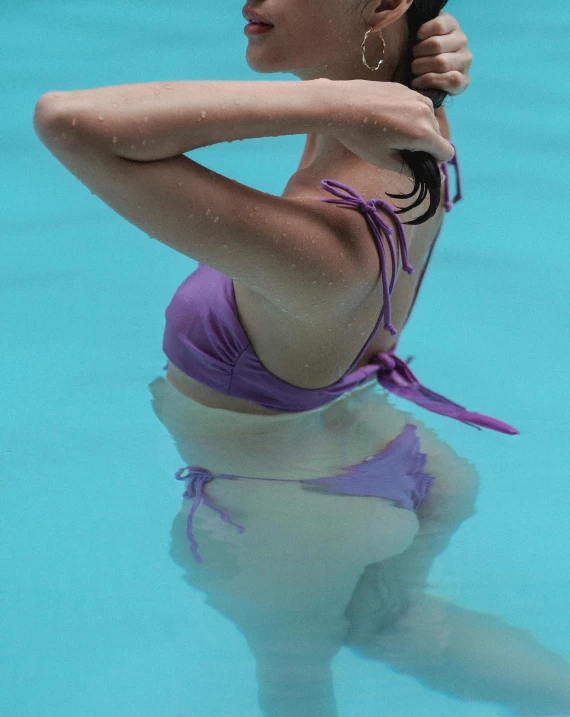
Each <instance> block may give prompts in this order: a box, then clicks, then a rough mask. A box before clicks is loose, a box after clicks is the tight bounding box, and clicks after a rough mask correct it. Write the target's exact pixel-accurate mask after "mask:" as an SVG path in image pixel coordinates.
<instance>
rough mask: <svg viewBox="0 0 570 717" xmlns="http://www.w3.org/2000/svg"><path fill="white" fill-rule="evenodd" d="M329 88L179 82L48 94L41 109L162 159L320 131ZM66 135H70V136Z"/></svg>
mask: <svg viewBox="0 0 570 717" xmlns="http://www.w3.org/2000/svg"><path fill="white" fill-rule="evenodd" d="M330 97H331V93H330V85H328V86H327V83H326V82H323V81H321V80H320V79H317V80H306V81H299V82H285V81H281V82H271V81H268V82H241V81H224V80H220V81H214V80H212V81H202V80H199V81H180V82H168V83H166V82H150V83H142V84H134V85H113V86H109V87H99V88H94V89H88V90H73V91H71V92H49V93H47V94H46V95H44V96H43V97H41V98H40V101H39V102H38V106H37V107H36V112H38V108H39V107H40V104H41V103H43V104H41V107H42V111H43V113H44V114H45V115H47V116H48V117H51V118H53V119H52V121H53V122H55V123H56V126H57V130H59V131H60V132H65V134H66V136H68V137H69V138H70V139H73V135H75V136H76V138H79V139H80V138H85V137H88V139H89V140H90V141H93V140H96V141H97V142H101V143H102V145H104V146H105V147H107V148H108V149H109V150H110V151H112V152H113V153H114V154H116V155H118V156H121V157H124V158H126V159H133V160H138V161H152V160H157V159H166V158H168V157H174V156H178V155H180V154H184V153H185V152H189V151H190V150H192V149H197V148H198V147H205V146H207V145H211V144H217V143H218V142H232V141H234V140H239V139H248V138H253V137H275V136H279V135H288V134H310V133H315V134H323V133H324V132H325V130H326V128H327V127H328V125H327V121H328V120H330V116H329V115H330V112H331V108H332V109H333V111H334V108H333V107H332V106H331V102H330V101H329V98H330ZM70 136H71V137H70Z"/></svg>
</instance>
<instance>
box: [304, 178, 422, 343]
mask: <svg viewBox="0 0 570 717" xmlns="http://www.w3.org/2000/svg"><path fill="white" fill-rule="evenodd" d="M321 187H322V188H323V189H325V190H326V191H327V192H330V194H334V195H335V196H336V197H339V199H319V200H318V201H319V202H327V203H329V204H340V205H343V206H347V207H354V208H355V209H358V210H359V211H360V212H362V214H363V215H364V218H365V219H366V221H367V222H368V224H369V226H370V229H371V230H372V234H373V235H374V239H375V241H376V246H377V248H378V254H379V257H380V271H381V274H382V293H383V296H384V306H383V307H382V311H381V312H380V316H381V317H382V316H383V317H384V328H385V329H386V331H388V332H389V333H390V334H392V336H395V334H396V333H397V331H396V329H395V327H394V326H393V324H392V322H391V306H390V299H391V296H392V292H393V291H394V284H395V283H396V250H395V247H394V241H393V239H392V234H393V233H394V230H393V229H392V227H391V226H390V225H389V224H387V223H386V222H385V221H384V220H383V219H382V217H381V216H380V213H379V212H378V209H379V208H380V209H384V211H386V212H388V214H390V216H392V217H393V218H394V220H395V221H396V230H397V234H398V242H399V245H400V254H401V256H402V266H403V269H404V271H406V272H407V273H408V274H413V273H414V268H413V266H412V265H411V264H410V262H409V261H408V245H407V243H406V234H405V232H404V227H403V225H402V222H401V221H400V217H399V216H398V215H397V214H396V213H395V211H394V209H393V208H392V206H391V205H390V204H388V202H385V201H384V200H382V199H371V200H370V201H368V202H367V201H366V200H365V199H364V198H363V197H361V196H360V194H358V192H356V191H355V190H354V189H352V187H349V186H348V185H346V184H344V183H343V182H338V181H337V180H335V179H323V180H322V181H321ZM337 189H340V190H342V191H340V192H339V191H337ZM382 232H384V234H385V236H386V240H387V242H388V249H389V251H390V257H391V259H392V276H391V278H390V281H388V270H387V267H386V251H385V249H384V243H383V242H382Z"/></svg>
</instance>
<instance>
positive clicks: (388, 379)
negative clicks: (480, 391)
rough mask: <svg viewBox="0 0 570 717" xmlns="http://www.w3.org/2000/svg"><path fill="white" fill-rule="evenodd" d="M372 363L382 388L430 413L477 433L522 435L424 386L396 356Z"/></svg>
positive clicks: (380, 357)
mask: <svg viewBox="0 0 570 717" xmlns="http://www.w3.org/2000/svg"><path fill="white" fill-rule="evenodd" d="M409 360H411V359H408V361H409ZM370 363H372V364H377V365H378V372H377V374H376V376H377V379H378V383H379V384H380V385H381V386H383V387H384V388H385V389H386V390H388V391H390V392H391V393H394V394H396V395H397V396H400V397H401V398H405V399H407V400H408V401H413V402H414V403H415V404H417V405H418V406H421V407H422V408H426V409H427V410H428V411H432V412H433V413H439V414H440V415H442V416H448V417H449V418H455V419H456V420H458V421H461V422H462V423H466V424H467V425H468V426H473V427H474V428H477V430H481V427H483V428H490V429H491V430H493V431H500V432H501V433H508V434H509V435H511V436H514V435H518V433H519V432H518V431H517V429H516V428H513V427H512V426H509V425H508V423H503V421H499V420H497V419H496V418H491V417H490V416H484V415H483V414H481V413H473V412H472V411H468V410H467V409H466V408H464V407H463V406H460V405H459V404H458V403H454V402H453V401H450V400H449V399H448V398H445V396H442V395H441V394H439V393H435V391H431V390H430V389H429V388H426V387H425V386H422V384H421V383H420V382H419V381H418V379H417V377H416V376H414V374H413V373H412V371H411V370H410V367H409V366H408V364H407V363H406V362H405V361H402V359H401V358H399V357H398V356H396V355H395V354H393V353H386V352H383V351H380V352H378V353H376V354H374V355H373V356H372V358H371V360H370Z"/></svg>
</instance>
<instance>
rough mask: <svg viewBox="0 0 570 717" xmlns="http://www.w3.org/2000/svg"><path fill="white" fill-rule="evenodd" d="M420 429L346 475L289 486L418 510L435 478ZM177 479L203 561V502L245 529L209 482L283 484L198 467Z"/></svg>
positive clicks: (410, 427)
mask: <svg viewBox="0 0 570 717" xmlns="http://www.w3.org/2000/svg"><path fill="white" fill-rule="evenodd" d="M416 429H417V426H415V425H414V424H413V423H408V424H406V426H405V427H404V429H403V431H402V432H401V433H400V435H399V436H396V438H394V439H393V440H392V441H391V442H390V443H389V444H388V445H387V446H386V448H385V449H384V450H383V451H381V452H380V453H378V454H377V455H374V456H371V457H370V458H367V459H366V460H365V461H364V462H363V463H359V464H357V465H354V466H346V467H344V468H342V470H343V471H346V472H345V473H342V474H341V475H338V476H331V477H326V478H311V479H305V480H298V481H295V480H288V481H285V482H287V483H300V484H301V487H302V488H306V489H308V490H317V491H324V492H327V493H337V494H339V495H358V496H370V497H376V498H385V499H388V500H393V501H395V503H396V505H397V507H399V508H406V509H408V510H413V511H416V510H418V509H419V508H420V506H421V505H422V503H423V502H424V500H425V499H426V497H427V495H428V493H429V491H430V488H431V484H432V481H433V480H435V477H434V476H432V475H430V474H429V473H424V471H423V468H424V466H425V462H426V458H427V455H426V454H425V453H422V452H421V451H420V440H419V438H418V435H417V433H416ZM175 477H176V479H177V480H187V481H188V483H187V484H186V490H185V492H184V498H187V499H193V501H194V502H193V503H192V507H191V509H190V512H189V513H188V519H187V524H186V535H187V537H188V541H189V543H190V551H191V552H192V555H193V556H194V559H195V560H196V561H197V562H198V563H201V562H202V557H201V556H200V554H199V552H198V544H197V542H196V539H195V538H194V532H193V529H192V519H193V517H194V513H195V512H196V510H197V509H198V506H199V505H200V503H204V505H205V506H206V507H208V508H210V509H211V510H213V511H215V512H216V513H218V515H219V516H220V518H221V519H222V520H223V521H224V522H226V523H229V524H230V525H233V526H235V528H237V531H238V533H243V532H244V530H245V528H244V526H243V525H238V524H237V523H234V521H233V520H232V519H231V518H230V516H229V514H228V513H226V512H225V511H223V510H221V509H220V508H219V507H218V506H216V505H214V503H212V502H211V501H210V500H209V499H208V497H207V496H206V495H205V493H204V486H205V485H206V483H209V482H210V481H212V480H214V478H222V479H225V480H266V481H267V480H270V481H278V482H283V479H278V478H251V477H248V476H236V475H231V474H226V473H217V474H216V473H210V471H208V470H206V469H205V468H200V467H199V466H185V467H184V468H181V469H180V470H179V471H177V472H176V475H175Z"/></svg>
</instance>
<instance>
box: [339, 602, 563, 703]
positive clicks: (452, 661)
mask: <svg viewBox="0 0 570 717" xmlns="http://www.w3.org/2000/svg"><path fill="white" fill-rule="evenodd" d="M351 646H352V647H354V648H355V649H356V650H357V652H358V653H359V654H361V655H363V656H364V657H367V658H370V659H376V660H381V661H382V662H385V663H386V664H388V665H390V666H391V667H392V668H393V669H395V670H396V671H398V672H402V673H404V674H408V675H411V676H412V677H414V678H416V679H417V680H419V681H420V682H422V683H423V684H425V685H426V686H428V687H430V688H432V689H435V690H438V691H441V692H445V693H447V694H449V695H452V696H454V697H458V698H460V699H464V700H474V701H488V702H495V703H498V704H501V705H505V706H507V707H510V708H512V709H513V710H514V711H515V713H517V714H520V715H570V662H568V661H567V660H566V659H565V658H564V657H562V656H560V655H558V654H557V653H555V652H553V651H551V650H548V649H547V648H545V647H544V646H542V645H541V644H540V643H539V642H538V640H537V639H536V638H535V637H533V635H532V634H531V633H530V631H529V630H526V629H523V628H519V627H514V626H512V625H509V624H508V623H507V622H505V621H504V620H502V619H501V618H499V617H497V616H494V615H488V614H486V613H480V612H477V611H475V610H470V609H468V608H465V607H461V606H459V605H455V604H453V603H451V602H450V601H448V600H446V599H444V598H440V597H436V596H431V595H424V596H422V597H421V598H417V599H416V600H414V602H413V603H412V605H411V606H410V609H409V610H408V612H407V613H406V614H405V615H404V616H403V617H401V618H400V619H398V620H397V621H396V622H394V623H393V624H392V625H391V626H389V627H387V628H385V629H384V630H382V631H380V632H379V633H378V634H376V635H374V636H373V637H371V639H370V640H369V641H368V642H366V643H364V642H363V643H361V644H358V645H356V644H352V645H351Z"/></svg>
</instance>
